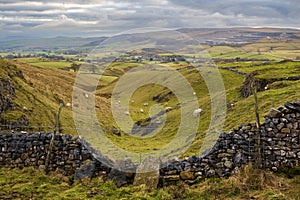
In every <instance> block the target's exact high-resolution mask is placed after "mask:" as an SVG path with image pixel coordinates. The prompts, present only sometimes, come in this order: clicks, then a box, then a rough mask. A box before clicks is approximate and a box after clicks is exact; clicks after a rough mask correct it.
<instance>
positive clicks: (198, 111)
mask: <svg viewBox="0 0 300 200" xmlns="http://www.w3.org/2000/svg"><path fill="white" fill-rule="evenodd" d="M201 112H202V109H201V108H198V109H196V110H194V112H193V116H194V117H199V116H200V113H201Z"/></svg>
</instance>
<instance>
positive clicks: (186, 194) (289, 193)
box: [0, 166, 300, 200]
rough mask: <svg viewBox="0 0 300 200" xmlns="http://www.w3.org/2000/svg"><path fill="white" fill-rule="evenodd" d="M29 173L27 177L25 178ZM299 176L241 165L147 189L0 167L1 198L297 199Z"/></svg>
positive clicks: (143, 186) (27, 169) (99, 180)
mask: <svg viewBox="0 0 300 200" xmlns="http://www.w3.org/2000/svg"><path fill="white" fill-rule="evenodd" d="M32 174H34V176H32ZM28 177H30V179H28ZM299 187H300V176H299V175H298V176H294V177H293V178H287V177H286V176H284V175H279V174H277V175H274V174H271V173H269V172H264V171H260V170H255V169H253V168H252V167H251V166H247V167H245V168H244V169H242V170H241V171H240V172H239V173H238V174H237V175H234V176H232V177H230V178H228V179H225V178H223V179H219V178H215V179H214V178H212V179H206V180H203V181H202V182H200V183H199V184H196V185H193V186H188V185H185V184H183V183H178V184H177V185H171V186H167V187H164V188H160V189H157V190H155V191H149V190H148V189H147V188H146V187H145V185H141V186H135V187H133V186H127V187H123V188H116V186H115V185H114V184H113V183H112V182H110V181H107V182H103V180H102V179H101V178H95V179H92V181H88V180H86V181H82V182H78V181H77V182H75V183H72V182H70V177H65V176H63V175H60V174H56V173H51V174H50V175H45V174H43V173H42V172H40V171H39V170H37V169H33V168H24V169H22V170H20V169H0V198H1V199H153V200H154V199H166V200H167V199H169V200H171V199H282V200H288V199H299V198H300V192H299Z"/></svg>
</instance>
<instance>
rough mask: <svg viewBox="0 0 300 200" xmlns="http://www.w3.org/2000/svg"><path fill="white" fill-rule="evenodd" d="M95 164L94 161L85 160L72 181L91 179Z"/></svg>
mask: <svg viewBox="0 0 300 200" xmlns="http://www.w3.org/2000/svg"><path fill="white" fill-rule="evenodd" d="M95 169H96V164H95V162H94V161H91V160H86V161H85V162H84V163H83V164H82V165H81V166H80V168H79V169H78V170H76V171H75V175H74V180H81V179H84V178H88V179H91V178H92V177H93V176H94V173H95Z"/></svg>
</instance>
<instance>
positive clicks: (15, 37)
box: [0, 26, 300, 42]
mask: <svg viewBox="0 0 300 200" xmlns="http://www.w3.org/2000/svg"><path fill="white" fill-rule="evenodd" d="M182 29H191V30H192V29H211V30H217V29H220V30H221V29H253V30H255V29H273V30H276V29H277V30H280V29H284V30H290V31H300V28H297V27H276V26H257V27H254V26H235V27H180V28H175V29H165V30H171V31H179V30H182ZM158 31H163V29H162V30H158ZM137 33H140V32H130V33H127V31H123V32H120V33H116V34H112V35H109V34H107V35H99V36H96V35H95V36H88V35H83V36H72V35H70V36H66V35H53V36H48V37H43V36H40V37H36V36H31V37H30V36H16V35H12V36H6V37H0V42H6V41H7V42H9V41H18V40H34V39H53V38H82V39H89V38H110V37H115V36H120V35H125V34H128V35H131V34H137Z"/></svg>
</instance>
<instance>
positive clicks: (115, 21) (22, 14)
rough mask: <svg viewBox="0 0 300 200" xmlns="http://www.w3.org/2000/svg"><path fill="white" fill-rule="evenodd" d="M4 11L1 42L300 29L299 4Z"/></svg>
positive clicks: (200, 1)
mask: <svg viewBox="0 0 300 200" xmlns="http://www.w3.org/2000/svg"><path fill="white" fill-rule="evenodd" d="M0 7H1V10H0V31H1V38H2V39H3V38H7V37H18V38H53V37H58V36H60V37H83V38H86V37H101V36H107V37H110V36H112V35H116V34H119V33H122V32H124V31H128V30H132V29H139V28H144V27H157V28H164V29H180V28H236V27H278V28H285V27H289V28H293V29H299V27H300V22H299V20H297V19H299V17H300V13H299V12H298V10H299V9H298V8H299V6H298V4H297V2H296V1H295V0H288V1H285V2H281V1H279V0H275V1H274V0H267V1H264V2H257V1H252V0H245V1H243V2H240V1H237V0H222V1H221V0H216V1H214V2H211V1H207V0H187V1H184V2H183V1H180V0H164V1H158V0H145V1H143V2H140V1H136V0H134V1H120V0H101V1H96V0H84V1H78V0H54V1H48V0H42V1H35V0H23V1H21V0H10V1H8V0H1V2H0ZM245 8H246V9H245Z"/></svg>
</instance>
